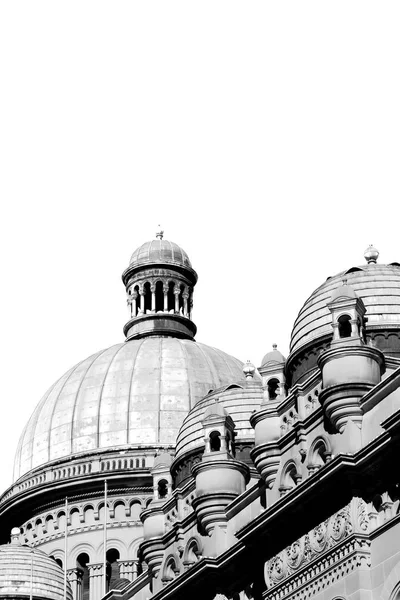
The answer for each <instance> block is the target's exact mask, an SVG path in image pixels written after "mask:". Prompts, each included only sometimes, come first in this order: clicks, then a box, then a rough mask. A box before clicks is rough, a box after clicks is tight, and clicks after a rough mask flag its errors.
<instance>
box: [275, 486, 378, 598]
mask: <svg viewBox="0 0 400 600" xmlns="http://www.w3.org/2000/svg"><path fill="white" fill-rule="evenodd" d="M368 532H369V517H368V512H367V507H366V504H365V503H364V501H363V500H362V499H361V498H353V500H352V501H351V503H350V504H348V505H347V506H345V507H344V508H342V509H341V510H340V511H338V512H337V513H335V514H334V515H332V516H331V517H329V519H326V521H323V522H322V523H320V524H319V525H318V526H317V527H315V528H314V529H313V530H312V531H310V532H309V533H307V534H306V535H305V536H303V537H302V538H300V539H299V540H297V541H295V542H294V543H293V544H292V545H291V546H289V547H287V548H286V549H285V550H283V551H282V552H280V553H279V554H278V555H277V556H274V558H272V559H270V560H269V561H267V563H266V564H265V582H266V584H267V588H268V589H270V588H272V587H274V586H276V585H278V584H280V583H282V582H283V581H284V580H285V579H286V578H287V577H290V576H291V575H293V574H295V573H296V572H298V571H299V570H301V569H302V568H303V567H305V566H306V565H308V564H309V563H311V562H313V561H314V560H316V559H318V558H320V557H321V556H322V555H323V554H324V553H326V552H329V550H330V549H333V548H335V546H337V545H338V544H340V543H341V542H343V540H345V539H346V538H348V537H349V536H350V535H351V534H358V535H360V534H364V535H367V534H368Z"/></svg>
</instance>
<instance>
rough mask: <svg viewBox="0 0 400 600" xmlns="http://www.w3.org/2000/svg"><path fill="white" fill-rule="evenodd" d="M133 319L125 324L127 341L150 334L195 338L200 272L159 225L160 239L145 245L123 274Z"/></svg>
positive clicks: (139, 249) (134, 254)
mask: <svg viewBox="0 0 400 600" xmlns="http://www.w3.org/2000/svg"><path fill="white" fill-rule="evenodd" d="M122 280H123V282H124V285H125V288H126V292H127V303H128V308H129V316H130V319H129V321H128V322H127V323H126V325H125V327H124V333H125V335H126V338H127V340H131V339H137V338H142V337H145V336H149V335H157V336H159V335H168V336H173V337H179V338H184V339H193V338H194V336H195V334H196V326H195V324H194V323H193V320H192V309H193V288H194V286H195V285H196V282H197V273H196V271H194V270H193V268H192V265H191V263H190V260H189V257H188V255H187V254H186V252H185V251H184V250H183V249H182V248H180V246H178V245H177V244H175V243H174V242H170V241H168V240H165V239H164V231H163V230H162V229H161V227H160V226H159V229H158V231H157V233H156V239H155V240H152V241H150V242H146V243H144V244H142V246H140V247H139V248H137V249H136V250H135V252H134V253H133V254H132V256H131V260H130V264H129V267H128V268H127V269H126V270H125V271H124V273H123V274H122Z"/></svg>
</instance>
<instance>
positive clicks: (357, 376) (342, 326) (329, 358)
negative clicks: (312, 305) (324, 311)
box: [318, 281, 385, 432]
mask: <svg viewBox="0 0 400 600" xmlns="http://www.w3.org/2000/svg"><path fill="white" fill-rule="evenodd" d="M327 306H328V308H329V310H330V313H331V317H332V328H333V339H332V341H331V344H330V347H329V348H328V349H327V350H326V351H325V352H322V354H321V355H320V356H319V359H318V365H319V368H320V369H321V372H322V391H321V394H320V396H319V398H320V402H321V404H322V406H323V408H324V411H325V414H326V416H327V418H328V420H329V421H330V422H331V424H332V426H333V430H336V431H339V432H343V430H344V428H345V427H346V424H347V423H348V422H349V420H351V421H353V424H358V425H360V424H361V420H362V410H361V406H360V398H361V397H362V396H363V395H364V394H365V393H366V392H367V391H368V390H370V389H371V388H372V387H373V386H375V385H376V384H377V383H379V381H380V380H381V376H382V374H383V373H384V371H385V361H384V356H383V354H382V352H380V350H378V349H377V348H374V347H372V346H369V345H366V344H365V341H364V322H365V319H364V315H365V312H366V311H365V306H364V303H363V301H362V299H361V298H359V297H358V296H357V294H356V292H355V291H354V289H353V288H352V287H351V286H349V285H347V283H346V281H344V282H343V285H342V286H341V287H340V288H338V289H337V290H335V292H334V293H333V294H332V298H331V301H330V302H329V303H328V304H327Z"/></svg>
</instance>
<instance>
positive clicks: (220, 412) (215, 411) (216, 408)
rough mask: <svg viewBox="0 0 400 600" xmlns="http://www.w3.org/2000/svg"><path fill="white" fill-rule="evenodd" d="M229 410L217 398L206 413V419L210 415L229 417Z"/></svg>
mask: <svg viewBox="0 0 400 600" xmlns="http://www.w3.org/2000/svg"><path fill="white" fill-rule="evenodd" d="M228 416H229V413H228V411H227V410H226V409H225V408H224V407H223V406H222V404H220V403H219V402H218V401H217V400H215V402H213V403H212V404H211V406H209V407H208V408H207V410H206V412H205V413H204V419H207V418H208V417H224V418H225V417H228Z"/></svg>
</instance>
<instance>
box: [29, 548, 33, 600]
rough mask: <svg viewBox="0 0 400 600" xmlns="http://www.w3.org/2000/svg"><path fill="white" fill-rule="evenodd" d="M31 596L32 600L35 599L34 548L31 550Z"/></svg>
mask: <svg viewBox="0 0 400 600" xmlns="http://www.w3.org/2000/svg"><path fill="white" fill-rule="evenodd" d="M29 598H30V600H32V599H33V550H31V593H30V595H29Z"/></svg>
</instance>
